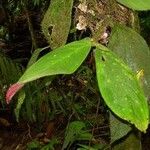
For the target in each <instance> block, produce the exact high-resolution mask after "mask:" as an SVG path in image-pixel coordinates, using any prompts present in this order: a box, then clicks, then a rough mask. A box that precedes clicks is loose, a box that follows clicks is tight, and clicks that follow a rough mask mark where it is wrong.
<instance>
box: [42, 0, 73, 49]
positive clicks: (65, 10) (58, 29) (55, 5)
mask: <svg viewBox="0 0 150 150" xmlns="http://www.w3.org/2000/svg"><path fill="white" fill-rule="evenodd" d="M72 5H73V0H51V2H50V6H49V8H48V10H47V12H46V14H45V15H44V19H43V21H42V24H41V26H42V31H43V33H44V35H45V37H46V38H47V40H48V42H49V43H50V46H51V48H52V49H54V48H57V47H59V46H62V45H64V44H65V43H66V41H67V37H68V33H69V30H70V25H71V12H72Z"/></svg>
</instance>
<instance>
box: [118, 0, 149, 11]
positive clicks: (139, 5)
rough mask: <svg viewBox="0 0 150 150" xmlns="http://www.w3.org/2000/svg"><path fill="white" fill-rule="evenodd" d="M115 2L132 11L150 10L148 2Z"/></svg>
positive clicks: (145, 0)
mask: <svg viewBox="0 0 150 150" xmlns="http://www.w3.org/2000/svg"><path fill="white" fill-rule="evenodd" d="M117 1H118V2H119V3H121V4H123V5H125V6H127V7H129V8H132V9H134V10H150V0H117Z"/></svg>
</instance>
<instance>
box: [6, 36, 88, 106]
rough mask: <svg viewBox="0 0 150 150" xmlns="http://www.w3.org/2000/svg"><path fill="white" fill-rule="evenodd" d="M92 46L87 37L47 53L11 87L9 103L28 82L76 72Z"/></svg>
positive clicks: (7, 97)
mask: <svg viewBox="0 0 150 150" xmlns="http://www.w3.org/2000/svg"><path fill="white" fill-rule="evenodd" d="M90 48H91V41H90V39H88V38H87V39H83V40H80V41H76V42H72V43H70V44H68V45H65V46H62V47H59V48H57V49H56V50H54V51H52V52H50V53H48V54H46V55H45V56H43V57H42V58H41V59H39V60H38V61H37V62H36V63H34V64H33V65H31V66H30V67H29V68H28V69H27V70H26V71H25V73H24V74H23V75H22V77H21V78H20V80H19V81H18V82H17V83H16V84H14V85H12V86H11V87H10V88H9V90H8V91H7V94H6V101H7V103H9V102H10V100H11V98H12V97H13V96H14V94H15V93H16V92H17V91H18V90H20V88H22V87H23V85H24V84H25V83H27V82H30V81H33V80H36V79H39V78H41V77H45V76H50V75H57V74H71V73H73V72H75V71H76V70H77V69H78V67H79V66H80V65H81V64H82V62H83V61H84V59H85V58H86V57H87V55H88V53H89V51H90Z"/></svg>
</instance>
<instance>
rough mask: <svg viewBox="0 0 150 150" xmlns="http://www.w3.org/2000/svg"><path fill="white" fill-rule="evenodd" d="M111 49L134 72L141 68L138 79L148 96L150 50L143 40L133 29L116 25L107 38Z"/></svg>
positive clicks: (149, 88)
mask: <svg viewBox="0 0 150 150" xmlns="http://www.w3.org/2000/svg"><path fill="white" fill-rule="evenodd" d="M108 47H109V48H110V49H112V51H113V52H115V53H116V54H117V55H118V56H119V57H120V58H122V59H123V61H124V62H125V63H126V64H127V65H128V66H129V67H130V68H131V69H132V70H133V71H134V72H135V73H137V72H139V71H142V70H143V73H142V74H141V76H140V78H139V79H140V81H141V84H142V87H143V89H144V93H145V95H146V97H147V98H149V97H150V50H149V47H148V45H147V44H146V42H145V40H144V39H143V38H142V37H141V36H140V35H139V34H138V33H136V32H135V31H134V30H132V29H130V28H128V27H125V26H122V25H116V26H115V27H114V28H113V30H112V34H111V37H110V40H109V45H108Z"/></svg>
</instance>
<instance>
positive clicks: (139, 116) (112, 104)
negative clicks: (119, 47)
mask: <svg viewBox="0 0 150 150" xmlns="http://www.w3.org/2000/svg"><path fill="white" fill-rule="evenodd" d="M95 59H96V72H97V80H98V85H99V89H100V91H101V94H102V96H103V98H104V100H105V102H106V104H107V105H108V106H109V108H110V109H111V110H112V111H113V112H114V113H115V114H116V115H118V116H119V117H120V118H122V119H124V120H127V121H129V122H131V123H133V124H134V125H135V126H136V127H137V128H138V129H139V130H141V131H143V132H145V131H146V129H147V126H148V122H149V110H148V103H147V100H146V98H145V96H144V93H143V91H142V89H141V87H140V85H139V82H138V80H137V78H136V75H135V74H134V73H133V72H132V71H131V69H130V68H129V67H128V66H126V65H125V63H124V62H123V61H121V60H120V59H119V58H118V57H117V56H116V55H115V54H114V53H113V52H111V51H103V50H99V49H97V50H96V52H95Z"/></svg>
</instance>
